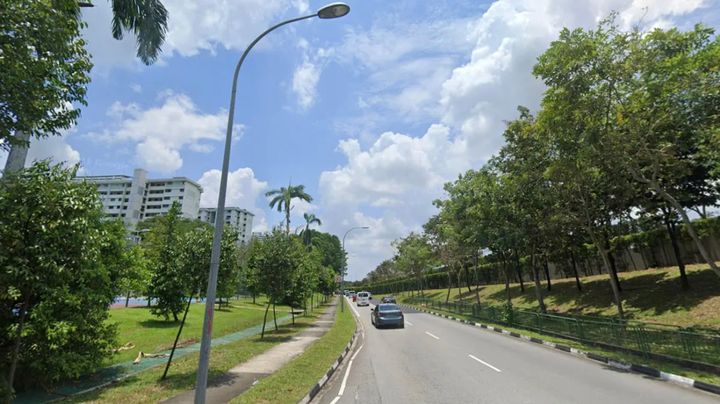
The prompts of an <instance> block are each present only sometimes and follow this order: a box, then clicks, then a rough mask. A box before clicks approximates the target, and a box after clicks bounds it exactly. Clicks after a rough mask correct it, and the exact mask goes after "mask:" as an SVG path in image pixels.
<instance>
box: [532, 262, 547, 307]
mask: <svg viewBox="0 0 720 404" xmlns="http://www.w3.org/2000/svg"><path fill="white" fill-rule="evenodd" d="M530 267H531V269H532V273H533V282H535V297H537V301H538V304H539V305H540V311H541V312H543V313H547V308H546V307H545V301H544V300H543V295H542V286H540V274H539V273H538V270H537V265H535V252H534V251H533V252H531V253H530Z"/></svg>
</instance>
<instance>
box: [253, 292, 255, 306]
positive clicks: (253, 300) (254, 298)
mask: <svg viewBox="0 0 720 404" xmlns="http://www.w3.org/2000/svg"><path fill="white" fill-rule="evenodd" d="M252 298H253V304H255V293H253V294H252Z"/></svg>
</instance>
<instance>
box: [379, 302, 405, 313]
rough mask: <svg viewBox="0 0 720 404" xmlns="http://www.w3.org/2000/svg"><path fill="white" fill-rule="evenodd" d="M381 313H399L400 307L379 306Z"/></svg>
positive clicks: (390, 305) (393, 305)
mask: <svg viewBox="0 0 720 404" xmlns="http://www.w3.org/2000/svg"><path fill="white" fill-rule="evenodd" d="M378 310H379V311H399V310H400V307H398V305H396V304H381V305H379V306H378Z"/></svg>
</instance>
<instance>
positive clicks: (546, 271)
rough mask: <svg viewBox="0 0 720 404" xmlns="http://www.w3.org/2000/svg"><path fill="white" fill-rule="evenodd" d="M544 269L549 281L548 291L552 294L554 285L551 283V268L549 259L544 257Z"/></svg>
mask: <svg viewBox="0 0 720 404" xmlns="http://www.w3.org/2000/svg"><path fill="white" fill-rule="evenodd" d="M543 269H544V271H545V279H546V280H547V290H548V292H550V291H551V290H552V283H551V282H550V267H549V265H548V259H547V257H544V259H543Z"/></svg>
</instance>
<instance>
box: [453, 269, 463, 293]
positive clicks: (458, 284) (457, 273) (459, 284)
mask: <svg viewBox="0 0 720 404" xmlns="http://www.w3.org/2000/svg"><path fill="white" fill-rule="evenodd" d="M455 279H457V288H458V297H457V298H458V299H460V298H461V297H460V296H461V295H462V282H460V269H458V271H457V272H455ZM455 300H457V299H455Z"/></svg>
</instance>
